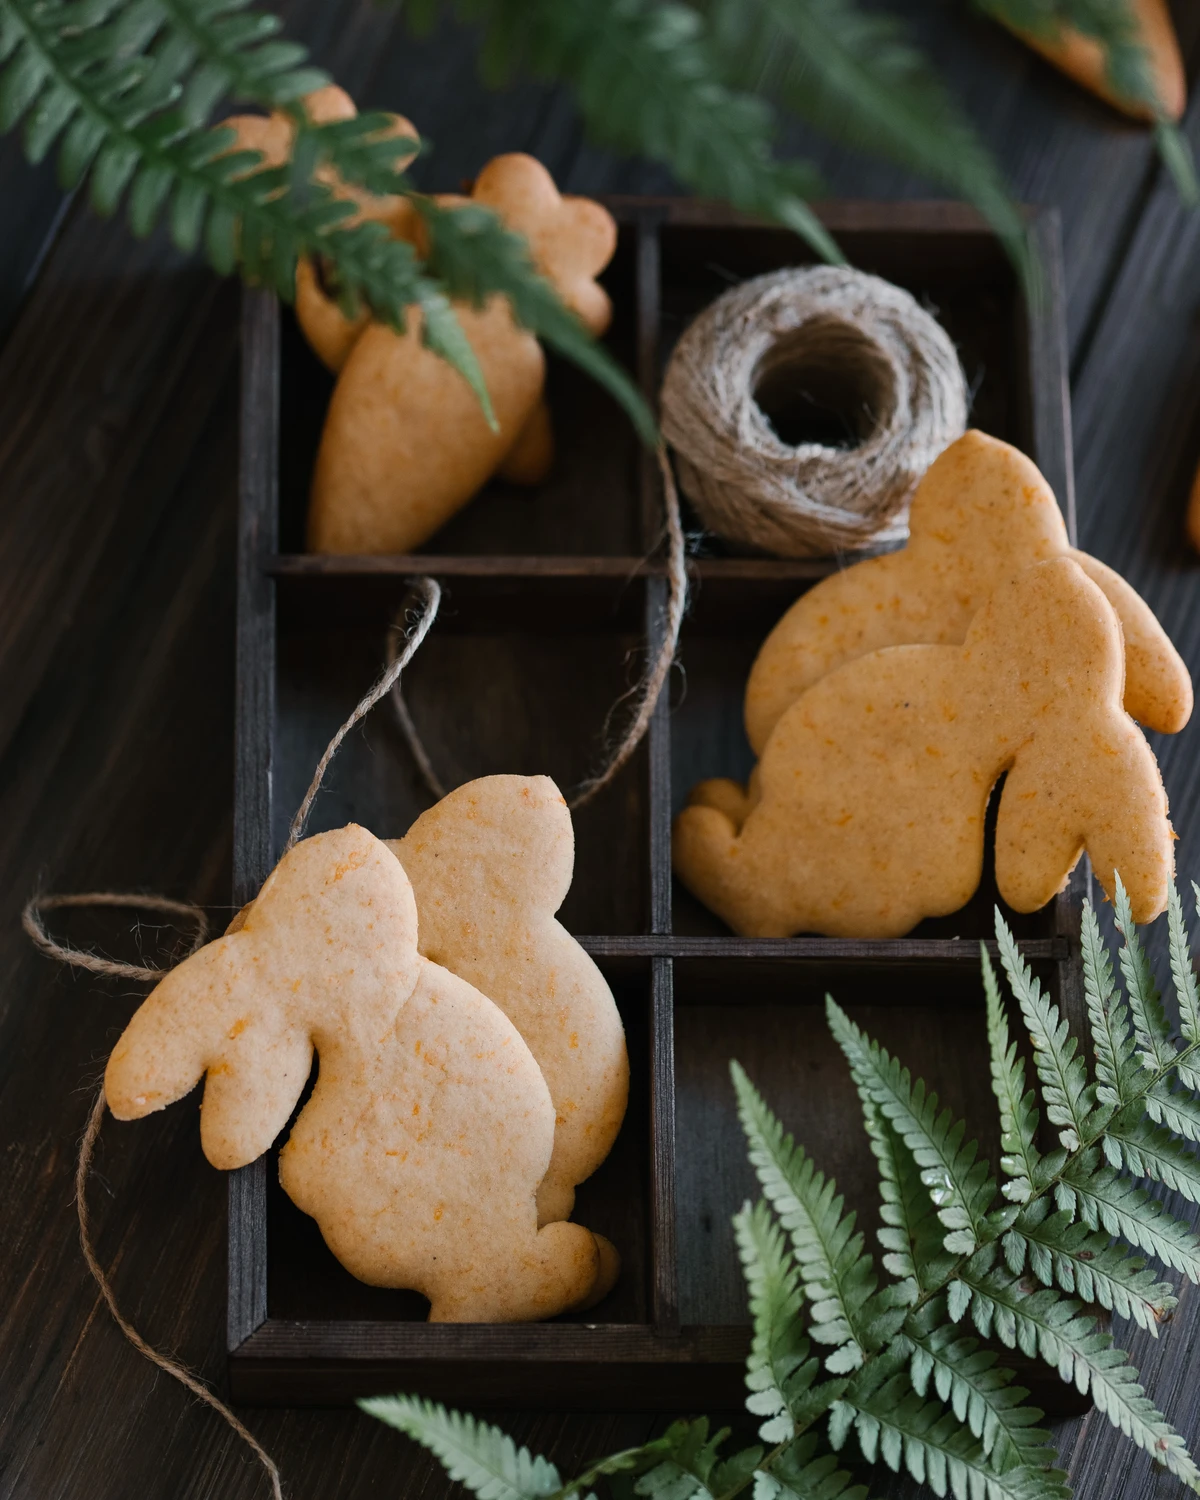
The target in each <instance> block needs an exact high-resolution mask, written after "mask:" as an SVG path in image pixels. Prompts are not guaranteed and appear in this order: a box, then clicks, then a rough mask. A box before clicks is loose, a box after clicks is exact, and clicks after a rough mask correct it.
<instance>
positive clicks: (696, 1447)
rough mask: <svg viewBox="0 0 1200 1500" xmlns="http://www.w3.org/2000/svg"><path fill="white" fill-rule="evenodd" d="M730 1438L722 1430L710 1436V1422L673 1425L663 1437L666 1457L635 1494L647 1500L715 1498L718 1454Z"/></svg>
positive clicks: (642, 1480)
mask: <svg viewBox="0 0 1200 1500" xmlns="http://www.w3.org/2000/svg"><path fill="white" fill-rule="evenodd" d="M728 1436H729V1428H728V1427H722V1428H721V1429H720V1430H719V1431H717V1432H715V1433H714V1434H713V1435H712V1437H709V1435H708V1418H707V1417H697V1418H696V1420H695V1421H692V1422H672V1424H671V1426H670V1427H669V1428H668V1429H667V1431H666V1433H665V1434H664V1435H663V1441H665V1442H666V1444H667V1449H668V1452H667V1457H666V1458H664V1459H663V1460H662V1461H661V1462H660V1463H657V1464H655V1465H654V1467H653V1468H651V1469H647V1470H646V1472H645V1473H644V1474H643V1475H642V1476H641V1477H640V1478H639V1479H638V1480H637V1482H636V1483H635V1484H634V1487H633V1488H634V1493H635V1494H638V1495H644V1496H647V1497H648V1500H695V1497H696V1496H700V1495H712V1494H713V1493H714V1492H713V1489H712V1487H711V1486H712V1478H713V1474H714V1471H715V1469H716V1467H717V1450H718V1448H720V1446H721V1444H722V1443H723V1442H724V1441H725V1439H726V1438H727V1437H728Z"/></svg>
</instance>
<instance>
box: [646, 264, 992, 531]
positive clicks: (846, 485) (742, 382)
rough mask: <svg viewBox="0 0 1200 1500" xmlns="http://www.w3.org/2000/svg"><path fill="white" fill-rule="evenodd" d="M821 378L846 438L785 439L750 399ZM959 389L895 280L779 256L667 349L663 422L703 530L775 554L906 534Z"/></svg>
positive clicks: (930, 326)
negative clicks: (849, 437)
mask: <svg viewBox="0 0 1200 1500" xmlns="http://www.w3.org/2000/svg"><path fill="white" fill-rule="evenodd" d="M806 383H812V384H813V385H819V386H824V387H825V388H826V390H827V391H829V393H830V394H832V395H833V396H834V397H835V402H836V405H837V407H838V408H839V410H840V411H841V412H842V413H843V414H844V416H845V417H846V419H847V420H848V423H849V425H850V426H851V427H852V428H853V436H854V438H856V439H857V442H856V444H855V445H854V446H847V447H841V446H839V447H834V446H828V445H826V444H824V443H817V442H802V443H800V444H798V445H797V446H792V445H791V444H789V443H786V442H784V441H783V439H782V438H781V437H780V436H779V434H778V433H777V432H776V431H775V429H774V428H773V427H772V425H771V422H770V421H769V419H768V417H767V415H766V413H765V412H764V410H763V408H762V406H761V405H760V404H759V400H758V399H757V398H758V397H759V396H760V395H764V399H765V394H764V393H765V392H766V391H767V390H773V391H775V392H777V393H781V392H783V391H785V390H786V389H788V388H791V389H792V390H800V391H804V389H805V385H806ZM968 405H969V393H968V391H967V385H966V380H965V377H964V376H963V372H962V367H961V365H960V364H959V361H958V355H957V353H956V352H955V348H954V345H953V343H951V341H950V338H949V336H948V334H947V333H946V331H945V330H944V329H943V328H942V326H941V325H940V324H939V323H938V322H937V320H936V319H935V318H933V317H932V316H931V315H930V314H929V313H928V312H926V311H925V310H924V308H922V307H921V306H920V305H919V304H918V303H917V301H916V300H915V299H914V298H913V297H912V296H911V295H910V294H909V293H908V292H906V291H904V290H903V289H902V288H900V287H897V286H893V285H892V284H891V282H888V281H884V280H882V279H881V278H880V277H878V276H870V275H867V274H866V273H865V272H863V271H855V270H852V269H850V268H849V267H845V266H813V267H792V268H790V269H787V270H783V271H774V272H772V273H771V274H770V275H767V276H759V277H756V278H755V279H754V280H752V281H747V282H745V283H743V284H742V285H741V286H738V287H734V288H733V289H732V290H730V291H728V292H726V293H725V294H724V295H723V296H721V297H718V298H717V300H716V301H715V302H713V303H711V304H710V305H709V306H708V307H707V308H705V310H704V311H703V312H702V313H701V314H700V315H699V317H697V318H696V319H695V321H694V322H693V323H691V324H690V325H689V327H688V328H687V329H686V330H685V332H684V334H683V336H682V337H681V338H680V340H679V342H678V343H677V344H676V346H675V350H674V352H673V353H672V355H671V360H670V363H669V365H668V366H667V373H666V376H665V378H664V381H663V388H662V426H663V433H664V435H665V436H666V438H667V440H668V441H669V442H670V444H671V446H672V447H673V448H674V450H675V455H676V460H677V463H678V467H679V479H680V483H681V485H682V487H683V490H684V493H685V494H686V495H687V497H688V499H689V500H691V502H692V504H693V505H694V506H695V508H696V511H697V513H698V514H699V517H700V519H701V521H702V522H703V524H704V525H705V527H706V528H707V529H708V530H710V531H713V532H715V533H716V534H717V535H718V536H721V537H725V538H727V539H728V540H730V541H734V542H740V543H743V544H745V545H748V546H751V547H754V548H757V549H760V550H762V551H766V552H771V553H774V554H776V555H777V556H780V557H813V556H819V555H822V554H827V553H830V552H837V551H843V550H851V549H854V548H859V547H863V546H866V545H867V544H879V545H885V544H891V543H895V542H900V541H903V540H904V538H905V537H906V536H907V534H908V505H909V502H910V500H911V498H912V492H913V490H914V489H915V487H916V484H917V481H918V480H919V479H920V477H921V475H922V474H923V473H924V472H925V470H926V469H927V468H928V467H929V465H930V464H931V463H932V462H933V460H934V459H935V458H936V457H937V455H938V454H939V453H940V452H941V451H942V449H943V448H945V447H946V446H947V445H948V444H950V443H952V442H953V441H954V440H955V438H958V437H960V436H961V435H962V433H963V431H964V430H965V428H966V423H967V410H968Z"/></svg>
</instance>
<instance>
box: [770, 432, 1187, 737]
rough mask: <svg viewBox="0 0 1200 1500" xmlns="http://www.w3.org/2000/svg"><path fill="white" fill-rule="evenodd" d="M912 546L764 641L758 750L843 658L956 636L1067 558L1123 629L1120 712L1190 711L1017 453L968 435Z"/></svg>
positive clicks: (1171, 664) (860, 567) (1137, 602)
mask: <svg viewBox="0 0 1200 1500" xmlns="http://www.w3.org/2000/svg"><path fill="white" fill-rule="evenodd" d="M909 528H910V533H911V539H910V541H909V543H908V545H907V546H906V547H904V548H903V549H902V550H901V551H899V552H892V553H889V554H888V555H887V556H885V557H874V558H868V559H866V560H865V561H863V562H859V563H855V564H854V565H853V566H852V567H849V568H846V569H844V570H843V571H841V572H838V573H834V574H832V575H831V576H830V577H828V578H825V579H822V581H821V582H820V583H818V584H817V585H816V586H815V587H813V588H812V589H810V590H809V591H808V592H807V593H806V594H804V595H802V596H801V598H799V599H798V600H797V601H796V603H795V604H793V605H792V607H791V608H790V609H789V610H788V611H787V613H786V614H785V615H784V616H783V618H782V619H781V620H780V621H779V623H778V624H777V625H776V626H775V628H774V630H772V632H771V634H770V635H769V636H768V637H767V639H766V640H765V641H764V643H763V646H762V649H761V650H760V651H759V653H758V657H757V659H756V660H755V663H754V666H753V667H752V668H751V671H750V679H749V681H748V682H747V684H746V703H745V713H746V733H747V735H748V736H749V739H750V744H751V746H752V747H753V749H754V751H755V753H756V754H759V755H761V754H762V750H763V746H764V745H765V744H766V743H767V739H768V737H769V735H770V733H771V731H772V729H774V727H775V725H776V724H777V723H778V722H779V720H780V718H781V717H782V715H783V714H784V713H785V711H786V710H787V709H788V708H789V707H790V705H791V704H793V703H794V702H795V701H796V699H797V698H798V697H799V696H800V694H801V693H803V692H804V691H805V690H806V689H807V688H809V687H811V686H812V685H813V683H814V682H816V681H818V680H819V679H820V678H821V677H823V676H825V674H826V673H827V672H832V671H833V670H834V668H835V667H838V666H840V665H841V664H842V663H843V662H847V661H852V660H853V659H854V658H855V657H856V656H862V655H864V654H865V653H866V652H868V651H875V650H877V649H878V648H879V647H881V646H899V645H904V644H908V643H916V642H921V643H923V644H924V643H929V644H935V643H936V644H942V645H950V644H954V643H957V642H960V641H962V640H963V638H964V637H965V635H966V632H967V626H968V625H969V624H970V622H971V619H972V616H973V615H974V614H975V612H976V610H978V609H979V608H980V606H981V605H982V604H983V603H984V602H985V601H986V600H987V598H988V596H989V595H990V594H991V592H992V590H993V589H995V588H996V587H997V586H998V585H999V584H1001V583H1003V582H1004V581H1005V580H1006V579H1011V578H1014V577H1015V576H1016V575H1017V574H1018V573H1020V572H1023V571H1024V569H1026V568H1028V567H1030V566H1031V565H1032V564H1033V563H1036V562H1042V561H1044V560H1046V559H1048V558H1051V557H1062V556H1065V557H1071V558H1073V559H1074V560H1075V561H1076V562H1077V563H1078V564H1079V566H1080V567H1081V568H1082V569H1083V570H1084V572H1085V573H1087V574H1088V576H1089V577H1090V578H1091V579H1092V580H1093V581H1094V582H1095V583H1097V584H1098V585H1099V586H1100V588H1101V589H1102V590H1103V591H1104V593H1105V595H1106V596H1107V598H1108V601H1109V603H1110V604H1111V605H1112V607H1113V608H1114V609H1115V610H1116V612H1117V614H1118V615H1119V616H1120V618H1121V624H1122V627H1123V629H1124V633H1125V652H1126V681H1125V707H1126V708H1127V709H1128V711H1129V712H1130V713H1131V714H1132V715H1133V717H1134V718H1135V719H1137V720H1138V722H1139V723H1141V724H1145V725H1146V727H1147V728H1148V729H1158V730H1162V731H1163V732H1165V733H1167V734H1174V733H1176V732H1177V731H1178V730H1180V729H1182V728H1183V726H1184V725H1185V724H1186V723H1187V721H1188V717H1189V715H1190V714H1191V711H1192V683H1191V678H1190V677H1189V675H1188V671H1187V668H1186V667H1185V666H1184V664H1183V662H1182V661H1181V660H1180V658H1179V655H1178V653H1177V652H1176V650H1175V648H1174V647H1173V646H1172V645H1171V642H1170V640H1169V639H1168V638H1167V635H1166V632H1165V631H1164V630H1163V628H1162V626H1161V625H1159V623H1158V621H1157V620H1156V619H1155V618H1154V615H1153V614H1152V613H1151V611H1150V609H1149V608H1148V607H1147V605H1146V604H1145V603H1143V601H1142V600H1141V599H1140V598H1139V596H1138V595H1137V594H1136V593H1135V592H1134V590H1133V589H1131V588H1130V587H1129V585H1128V584H1127V583H1126V582H1125V581H1124V580H1123V579H1122V578H1121V577H1120V576H1119V575H1118V574H1116V573H1114V572H1113V571H1112V569H1111V568H1108V567H1105V565H1104V564H1103V563H1102V562H1099V561H1097V559H1096V558H1094V557H1089V556H1088V555H1087V553H1086V552H1078V551H1074V550H1072V549H1071V547H1070V543H1069V542H1068V540H1067V528H1066V526H1065V524H1064V522H1063V518H1062V512H1061V511H1060V510H1059V508H1058V505H1057V503H1056V502H1055V499H1054V494H1053V491H1052V490H1051V489H1050V486H1049V485H1048V484H1047V483H1046V481H1045V480H1044V479H1043V478H1042V476H1041V474H1040V473H1039V472H1038V469H1037V466H1036V465H1035V464H1034V463H1033V462H1032V461H1031V460H1030V459H1028V458H1026V457H1025V455H1024V454H1023V453H1020V452H1019V451H1018V450H1017V449H1016V448H1013V447H1010V446H1009V444H1007V443H1002V442H1000V441H999V440H998V439H997V438H992V437H987V436H985V435H984V434H983V433H982V432H976V431H971V432H967V433H965V434H964V435H963V436H962V437H961V438H959V439H958V440H957V442H954V443H951V445H950V446H949V447H948V448H947V449H946V450H945V452H944V453H942V454H941V456H940V457H939V458H938V459H937V460H936V461H935V462H934V464H933V465H932V466H931V467H930V469H929V471H928V472H927V473H926V475H925V477H924V479H922V481H921V483H920V484H919V485H918V487H917V492H916V495H915V496H914V497H913V503H912V513H911V517H910V520H909Z"/></svg>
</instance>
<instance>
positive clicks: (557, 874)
mask: <svg viewBox="0 0 1200 1500" xmlns="http://www.w3.org/2000/svg"><path fill="white" fill-rule="evenodd" d="M388 848H389V849H391V850H392V851H393V852H394V853H395V854H396V856H397V858H398V859H399V860H400V862H401V863H402V864H403V866H404V869H405V871H406V873H407V874H408V878H409V879H410V880H411V881H412V885H413V892H414V894H415V895H416V898H417V911H418V913H419V934H418V936H419V939H420V944H421V952H422V953H423V954H425V956H426V957H427V958H431V959H433V961H434V962H435V963H439V964H442V965H443V966H444V967H445V968H447V969H449V970H451V971H452V972H453V973H455V974H458V975H459V976H460V977H461V978H463V979H465V980H467V981H468V982H469V983H471V984H473V985H475V986H476V987H477V988H478V989H480V990H482V991H483V992H484V994H486V995H487V996H489V998H491V999H492V1000H494V1001H495V1003H496V1004H497V1005H498V1006H499V1007H500V1009H501V1010H502V1011H503V1012H504V1013H505V1015H507V1016H508V1018H509V1019H510V1020H511V1021H512V1022H513V1024H514V1025H515V1026H516V1028H517V1030H518V1031H519V1032H520V1033H521V1035H522V1037H524V1039H525V1041H526V1043H527V1044H528V1046H529V1050H530V1051H531V1052H532V1053H533V1056H534V1058H535V1060H536V1061H537V1064H538V1066H539V1067H540V1068H541V1070H542V1074H543V1076H544V1078H545V1080H546V1083H547V1085H548V1087H549V1089H550V1097H551V1099H552V1100H553V1101H554V1109H555V1117H556V1123H555V1129H554V1154H553V1156H552V1157H551V1158H550V1166H549V1168H548V1170H547V1172H546V1176H545V1178H544V1179H543V1180H542V1185H541V1187H540V1188H539V1189H538V1198H537V1201H538V1219H539V1222H540V1223H542V1224H548V1223H551V1222H553V1221H554V1220H555V1219H566V1218H569V1217H570V1214H571V1210H572V1207H573V1206H574V1202H575V1185H576V1183H579V1182H582V1181H583V1180H584V1178H586V1177H590V1176H591V1174H592V1173H593V1172H594V1171H595V1170H596V1168H597V1167H598V1166H599V1165H600V1163H601V1162H602V1161H603V1160H604V1158H605V1157H606V1156H607V1155H608V1153H609V1150H610V1149H611V1147H612V1143H613V1141H614V1140H615V1139H616V1135H617V1131H618V1130H619V1129H620V1128H621V1121H622V1119H623V1118H624V1115H625V1105H626V1101H627V1100H628V1097H629V1060H628V1058H627V1056H626V1052H625V1032H624V1028H623V1027H622V1025H621V1017H620V1015H619V1014H618V1011H617V1007H616V1004H615V1002H614V1000H613V997H612V992H611V990H610V989H609V987H608V985H607V984H606V983H605V982H604V976H603V975H602V974H601V973H600V971H599V969H597V967H596V965H595V964H594V963H593V962H592V960H591V959H590V958H589V957H588V955H587V954H586V953H585V952H584V951H583V949H582V948H581V947H580V946H579V944H578V943H577V942H576V941H575V939H574V938H573V937H572V936H571V935H570V933H568V932H567V930H566V928H565V927H563V926H562V925H561V924H560V923H559V922H557V921H556V920H555V917H554V913H555V912H556V911H557V910H558V908H559V907H560V906H561V905H562V903H563V900H564V898H565V897H566V894H567V891H568V890H569V889H570V885H571V875H572V872H573V869H574V864H575V836H574V832H573V830H572V827H571V814H570V813H569V812H568V810H567V804H566V803H565V802H564V801H563V797H562V793H561V792H560V791H559V790H558V788H557V787H556V786H555V784H554V783H553V781H551V780H550V778H549V777H548V776H484V777H482V778H480V779H479V780H478V781H470V782H467V784H466V785H465V786H460V787H459V788H458V790H457V791H454V792H451V793H450V795H449V796H447V797H443V798H442V800H441V801H440V802H439V803H438V804H437V805H436V806H435V807H431V808H430V809H429V811H428V812H425V813H422V814H421V816H420V817H419V818H418V819H417V821H416V822H415V823H414V824H413V825H412V827H411V828H410V829H409V831H408V833H407V834H406V835H405V836H404V838H402V839H395V840H389V841H388Z"/></svg>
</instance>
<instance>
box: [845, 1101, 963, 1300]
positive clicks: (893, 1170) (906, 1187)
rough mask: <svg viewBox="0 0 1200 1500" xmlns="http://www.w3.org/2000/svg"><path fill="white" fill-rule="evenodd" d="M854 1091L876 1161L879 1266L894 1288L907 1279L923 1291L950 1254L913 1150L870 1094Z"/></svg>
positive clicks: (940, 1274) (935, 1281) (938, 1278)
mask: <svg viewBox="0 0 1200 1500" xmlns="http://www.w3.org/2000/svg"><path fill="white" fill-rule="evenodd" d="M859 1093H860V1098H861V1099H862V1105H863V1116H864V1119H865V1120H866V1123H867V1133H868V1136H869V1137H870V1142H871V1151H872V1153H873V1154H874V1156H875V1160H876V1161H877V1162H878V1163H879V1191H880V1197H881V1199H882V1203H881V1205H880V1209H879V1217H880V1218H881V1219H882V1221H883V1222H882V1224H881V1225H880V1227H879V1229H878V1230H877V1231H876V1237H877V1239H878V1240H879V1243H880V1245H881V1246H882V1247H883V1249H884V1250H885V1251H886V1252H887V1253H886V1254H885V1255H884V1257H883V1268H884V1270H885V1271H887V1272H889V1274H890V1275H892V1276H894V1277H895V1278H896V1280H897V1281H898V1282H899V1283H900V1284H901V1285H900V1287H898V1288H897V1292H898V1293H900V1292H902V1289H903V1286H904V1285H905V1284H906V1283H911V1284H912V1286H913V1287H915V1288H916V1291H917V1292H925V1291H928V1290H929V1289H930V1288H931V1287H934V1286H938V1285H940V1284H941V1283H942V1282H943V1281H944V1280H945V1277H946V1275H947V1274H948V1272H949V1269H950V1267H951V1266H952V1265H953V1261H954V1258H953V1256H950V1255H948V1254H947V1253H946V1250H945V1247H944V1245H943V1243H942V1239H943V1236H942V1227H941V1225H940V1223H939V1222H938V1217H937V1213H936V1211H935V1209H934V1205H933V1200H932V1198H931V1197H930V1196H929V1189H928V1188H927V1187H926V1186H925V1184H924V1183H923V1182H922V1181H921V1169H920V1167H919V1166H918V1165H917V1163H916V1160H915V1158H914V1157H913V1154H912V1152H911V1151H909V1149H908V1147H907V1146H905V1144H904V1142H903V1141H902V1140H901V1139H900V1137H899V1136H898V1135H897V1134H896V1131H895V1130H894V1129H893V1128H892V1126H891V1125H890V1124H889V1123H888V1121H887V1120H886V1119H885V1118H884V1116H883V1112H882V1111H881V1110H880V1108H879V1106H878V1105H877V1104H876V1103H875V1101H874V1100H873V1099H872V1098H871V1096H870V1095H869V1094H867V1093H864V1092H863V1091H862V1090H860V1091H859Z"/></svg>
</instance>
